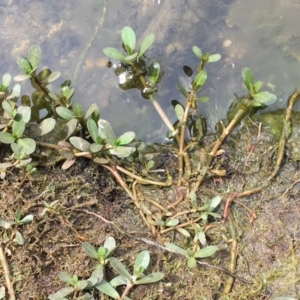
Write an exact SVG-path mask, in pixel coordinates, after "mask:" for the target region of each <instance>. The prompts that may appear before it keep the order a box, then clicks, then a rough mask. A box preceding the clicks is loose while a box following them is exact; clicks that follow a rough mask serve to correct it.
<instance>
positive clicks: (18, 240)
mask: <svg viewBox="0 0 300 300" xmlns="http://www.w3.org/2000/svg"><path fill="white" fill-rule="evenodd" d="M14 242H16V243H18V244H19V245H21V246H22V245H24V238H23V236H22V234H21V233H20V232H19V231H18V230H17V231H16V236H15V238H14Z"/></svg>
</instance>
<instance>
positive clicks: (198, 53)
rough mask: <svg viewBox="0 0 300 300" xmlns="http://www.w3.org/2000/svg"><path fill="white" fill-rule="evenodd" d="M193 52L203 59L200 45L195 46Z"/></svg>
mask: <svg viewBox="0 0 300 300" xmlns="http://www.w3.org/2000/svg"><path fill="white" fill-rule="evenodd" d="M193 52H194V53H195V55H196V56H197V57H198V58H199V59H201V58H202V55H203V54H202V51H201V49H200V48H199V47H197V46H193Z"/></svg>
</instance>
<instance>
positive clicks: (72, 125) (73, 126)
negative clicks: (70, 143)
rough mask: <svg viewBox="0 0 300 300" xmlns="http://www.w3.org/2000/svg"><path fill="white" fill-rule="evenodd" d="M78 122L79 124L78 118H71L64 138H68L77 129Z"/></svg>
mask: <svg viewBox="0 0 300 300" xmlns="http://www.w3.org/2000/svg"><path fill="white" fill-rule="evenodd" d="M77 124H78V120H77V119H75V118H74V119H71V120H70V121H69V122H67V124H66V126H65V128H66V129H67V134H66V136H65V137H64V140H66V139H68V138H69V137H70V136H71V135H72V134H73V133H74V131H75V130H76V128H77Z"/></svg>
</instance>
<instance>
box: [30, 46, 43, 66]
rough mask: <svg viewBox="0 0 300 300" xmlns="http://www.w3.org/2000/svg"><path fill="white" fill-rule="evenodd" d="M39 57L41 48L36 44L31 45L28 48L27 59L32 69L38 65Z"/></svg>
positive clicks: (40, 56)
mask: <svg viewBox="0 0 300 300" xmlns="http://www.w3.org/2000/svg"><path fill="white" fill-rule="evenodd" d="M41 58H42V51H41V48H40V47H39V46H37V45H32V46H31V47H30V48H29V50H28V60H29V62H30V64H31V66H32V68H33V69H34V70H35V69H36V68H37V67H38V66H39V64H40V62H41Z"/></svg>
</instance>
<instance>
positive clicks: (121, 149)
mask: <svg viewBox="0 0 300 300" xmlns="http://www.w3.org/2000/svg"><path fill="white" fill-rule="evenodd" d="M134 151H135V148H134V147H125V146H117V147H114V148H113V149H110V150H109V152H110V154H112V155H116V156H118V157H120V158H125V157H128V156H129V155H131V154H132V153H133V152H134Z"/></svg>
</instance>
